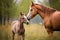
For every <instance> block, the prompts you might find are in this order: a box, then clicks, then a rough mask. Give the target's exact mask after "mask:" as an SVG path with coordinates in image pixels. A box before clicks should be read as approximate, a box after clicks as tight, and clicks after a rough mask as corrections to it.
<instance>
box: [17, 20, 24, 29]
mask: <svg viewBox="0 0 60 40" xmlns="http://www.w3.org/2000/svg"><path fill="white" fill-rule="evenodd" d="M18 22H19V25H20V29H22V28H24V26H23V22H21V21H18Z"/></svg>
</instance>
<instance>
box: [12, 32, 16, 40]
mask: <svg viewBox="0 0 60 40" xmlns="http://www.w3.org/2000/svg"><path fill="white" fill-rule="evenodd" d="M14 36H15V33H14V32H13V31H12V37H13V38H12V40H14Z"/></svg>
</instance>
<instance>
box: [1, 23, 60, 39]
mask: <svg viewBox="0 0 60 40" xmlns="http://www.w3.org/2000/svg"><path fill="white" fill-rule="evenodd" d="M24 26H25V40H49V39H50V38H49V37H48V34H47V32H46V29H45V28H44V26H43V25H40V24H30V25H25V24H24ZM53 36H54V37H53V39H52V40H60V32H54V35H53ZM17 37H18V36H17V35H16V36H15V40H17ZM0 40H12V32H11V26H10V25H8V26H2V27H0Z"/></svg>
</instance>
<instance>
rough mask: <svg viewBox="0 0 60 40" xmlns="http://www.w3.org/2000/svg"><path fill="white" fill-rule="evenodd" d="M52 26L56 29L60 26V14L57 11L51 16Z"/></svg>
mask: <svg viewBox="0 0 60 40" xmlns="http://www.w3.org/2000/svg"><path fill="white" fill-rule="evenodd" d="M51 21H52V25H53V26H54V27H56V26H60V12H59V11H56V12H54V13H53V14H52V15H51Z"/></svg>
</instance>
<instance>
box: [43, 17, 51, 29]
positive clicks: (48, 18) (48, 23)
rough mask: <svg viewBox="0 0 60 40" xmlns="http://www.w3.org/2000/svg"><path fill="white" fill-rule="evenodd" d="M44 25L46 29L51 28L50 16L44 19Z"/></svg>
mask: <svg viewBox="0 0 60 40" xmlns="http://www.w3.org/2000/svg"><path fill="white" fill-rule="evenodd" d="M44 25H45V27H46V28H48V27H50V26H51V21H50V17H49V16H48V17H46V18H45V19H44Z"/></svg>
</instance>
